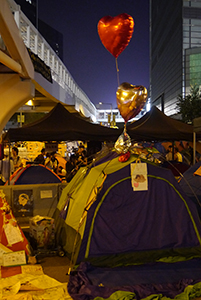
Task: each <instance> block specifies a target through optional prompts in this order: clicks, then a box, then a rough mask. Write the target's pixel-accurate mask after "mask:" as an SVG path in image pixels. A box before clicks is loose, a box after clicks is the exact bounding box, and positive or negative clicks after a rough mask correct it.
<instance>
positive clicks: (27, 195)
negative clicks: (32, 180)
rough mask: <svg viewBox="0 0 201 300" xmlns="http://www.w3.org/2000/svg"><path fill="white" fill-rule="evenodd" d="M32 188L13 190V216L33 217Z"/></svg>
mask: <svg viewBox="0 0 201 300" xmlns="http://www.w3.org/2000/svg"><path fill="white" fill-rule="evenodd" d="M33 200H34V199H33V190H31V189H30V190H14V191H13V213H14V216H15V217H33Z"/></svg>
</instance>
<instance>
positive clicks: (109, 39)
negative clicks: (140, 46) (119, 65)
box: [98, 13, 134, 58]
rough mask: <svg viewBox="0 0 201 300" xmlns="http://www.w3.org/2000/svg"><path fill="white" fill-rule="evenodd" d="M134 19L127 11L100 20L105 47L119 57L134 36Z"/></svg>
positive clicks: (101, 36)
mask: <svg viewBox="0 0 201 300" xmlns="http://www.w3.org/2000/svg"><path fill="white" fill-rule="evenodd" d="M133 29H134V20H133V18H132V17H131V16H129V15H128V14H126V13H123V14H120V15H118V16H116V17H110V16H106V17H103V18H102V19H100V20H99V22H98V34H99V37H100V40H101V42H102V44H103V45H104V46H105V48H106V49H107V50H108V51H109V52H110V53H111V54H112V55H113V56H114V57H115V58H117V57H118V56H119V54H121V52H122V51H123V50H124V49H125V48H126V47H127V45H128V43H129V42H130V39H131V38H132V34H133Z"/></svg>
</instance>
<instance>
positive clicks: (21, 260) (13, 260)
mask: <svg viewBox="0 0 201 300" xmlns="http://www.w3.org/2000/svg"><path fill="white" fill-rule="evenodd" d="M25 264H26V255H25V251H24V250H22V251H15V252H11V253H4V254H3V266H4V267H10V266H17V265H25Z"/></svg>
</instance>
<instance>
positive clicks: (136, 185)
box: [131, 163, 148, 191]
mask: <svg viewBox="0 0 201 300" xmlns="http://www.w3.org/2000/svg"><path fill="white" fill-rule="evenodd" d="M131 183H132V187H133V190H134V191H147V190H148V180H147V164H146V163H132V164H131Z"/></svg>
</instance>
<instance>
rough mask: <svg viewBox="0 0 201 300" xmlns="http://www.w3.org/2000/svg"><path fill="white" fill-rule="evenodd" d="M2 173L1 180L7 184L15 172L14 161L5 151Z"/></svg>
mask: <svg viewBox="0 0 201 300" xmlns="http://www.w3.org/2000/svg"><path fill="white" fill-rule="evenodd" d="M0 172H1V175H2V177H1V179H2V181H3V182H6V181H7V180H8V179H9V178H10V176H11V175H12V174H13V172H14V164H13V160H12V159H11V158H10V159H9V155H8V153H6V152H5V150H4V158H3V159H2V160H1V161H0Z"/></svg>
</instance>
